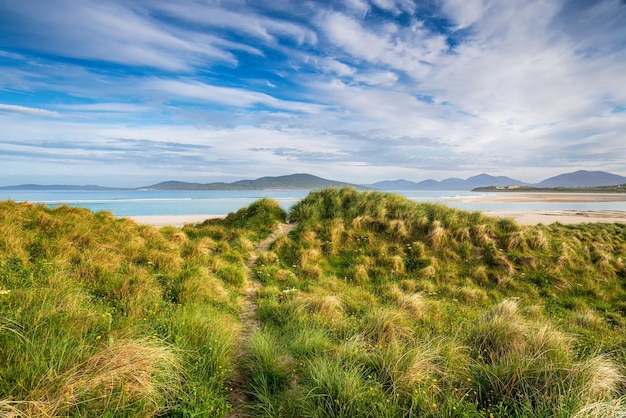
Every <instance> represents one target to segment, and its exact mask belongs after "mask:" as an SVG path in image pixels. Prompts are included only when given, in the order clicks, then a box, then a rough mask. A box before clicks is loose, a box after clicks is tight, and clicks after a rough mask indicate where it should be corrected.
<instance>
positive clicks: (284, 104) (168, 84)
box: [143, 79, 323, 113]
mask: <svg viewBox="0 0 626 418" xmlns="http://www.w3.org/2000/svg"><path fill="white" fill-rule="evenodd" d="M143 88H144V89H145V90H147V91H150V90H154V91H159V92H162V93H167V94H168V95H170V96H179V97H184V98H188V99H195V100H200V101H204V102H209V103H218V104H222V105H227V106H235V107H244V108H246V107H252V106H255V105H264V106H269V107H272V108H275V109H284V110H289V111H293V112H306V113H317V112H320V111H321V110H323V107H322V106H319V105H315V104H308V103H303V102H296V101H286V100H280V99H277V98H275V97H272V96H270V95H268V94H265V93H259V92H255V91H250V90H245V89H240V88H228V87H221V86H213V85H210V84H204V83H200V82H196V81H178V80H163V79H154V80H150V81H146V82H145V83H144V85H143Z"/></svg>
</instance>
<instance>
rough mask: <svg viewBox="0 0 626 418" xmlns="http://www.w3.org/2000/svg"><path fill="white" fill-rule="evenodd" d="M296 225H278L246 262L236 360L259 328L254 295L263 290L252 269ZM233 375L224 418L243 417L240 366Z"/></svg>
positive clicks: (236, 367)
mask: <svg viewBox="0 0 626 418" xmlns="http://www.w3.org/2000/svg"><path fill="white" fill-rule="evenodd" d="M296 225H297V224H280V225H279V226H278V228H276V230H275V231H274V232H273V233H272V234H271V235H270V236H269V237H267V238H265V239H264V240H263V241H261V242H259V243H257V245H256V247H255V249H254V251H252V253H251V254H250V257H249V258H248V259H247V260H246V270H247V274H248V280H247V284H246V287H245V289H244V290H243V296H244V298H243V301H242V303H241V313H240V314H239V318H240V320H241V323H242V324H243V331H242V332H241V334H240V335H239V341H238V342H237V348H236V352H235V358H236V359H243V358H245V356H246V354H247V351H246V350H247V348H248V343H249V341H250V338H251V337H252V335H254V333H255V332H257V331H258V330H259V329H260V328H261V324H260V323H259V320H258V317H257V304H256V301H255V299H256V295H257V292H258V291H259V290H261V289H262V288H263V285H262V284H261V283H260V282H259V281H258V280H257V278H256V274H255V273H254V270H253V268H252V267H254V264H255V263H256V261H257V259H258V258H259V254H261V253H262V252H264V251H267V250H268V248H269V247H270V245H272V244H273V243H274V241H276V240H277V239H278V238H280V237H282V236H284V235H287V234H289V233H290V232H291V231H292V230H293V229H294V228H295V227H296ZM234 373H235V375H234V377H233V380H232V382H231V386H232V388H233V391H232V392H231V395H230V403H231V404H232V405H233V408H234V409H233V410H232V411H231V412H230V413H229V414H228V415H227V416H226V418H242V417H244V416H245V415H244V414H243V412H242V407H243V405H244V403H245V401H246V399H247V397H246V393H245V390H246V382H245V380H244V376H243V375H242V370H241V369H240V365H239V364H236V365H235V371H234Z"/></svg>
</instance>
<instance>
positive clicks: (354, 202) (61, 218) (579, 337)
mask: <svg viewBox="0 0 626 418" xmlns="http://www.w3.org/2000/svg"><path fill="white" fill-rule="evenodd" d="M287 219H289V220H290V221H291V222H292V224H290V225H287V224H286V223H285V222H286V220H287ZM0 249H2V251H0V349H1V351H2V357H1V360H0V363H1V367H0V416H15V417H18V416H29V417H30V416H33V417H34V416H37V417H41V416H47V417H61V416H108V417H137V416H170V417H184V416H213V417H227V416H284V417H361V416H364V417H369V418H378V417H381V418H382V417H408V416H420V417H428V418H435V417H441V416H454V417H465V418H479V417H489V416H502V417H548V416H549V417H578V418H581V417H599V416H601V417H612V418H613V417H614V418H617V417H623V416H625V415H626V379H625V378H624V365H626V350H625V349H624V347H626V287H625V286H624V277H625V275H626V262H625V261H624V260H626V225H622V224H581V225H569V226H564V225H559V224H554V225H549V226H546V225H538V226H532V227H523V226H520V225H518V224H516V223H515V222H514V221H513V220H511V219H497V218H490V217H486V216H483V215H482V214H481V213H478V212H467V211H462V210H456V209H452V208H449V207H447V206H444V205H437V204H426V203H416V202H412V201H410V200H408V199H405V198H403V197H401V196H398V195H394V194H386V193H380V192H371V191H368V192H358V191H356V190H354V189H348V188H344V189H337V188H331V189H323V190H320V191H316V192H312V193H310V194H309V195H308V196H307V197H306V198H305V199H303V200H301V201H299V202H298V203H297V204H296V205H295V206H294V207H293V208H292V209H291V210H290V212H289V214H286V213H285V212H284V211H283V210H282V209H281V208H280V206H279V205H278V203H277V202H274V201H271V200H268V199H261V200H259V201H257V202H255V203H253V204H252V205H250V206H249V207H246V208H243V209H241V210H239V211H237V212H236V213H231V214H229V215H228V216H227V217H226V218H224V219H214V220H207V221H205V222H203V223H199V224H196V225H186V226H185V227H184V228H180V229H179V228H174V227H165V228H162V229H156V228H154V227H151V226H146V225H138V224H136V223H135V222H133V221H131V220H129V219H117V218H115V217H114V216H113V215H112V214H110V213H108V212H99V213H92V212H90V211H88V210H85V209H79V208H73V207H68V206H61V207H57V208H54V209H51V208H48V207H46V206H45V205H34V204H28V203H15V202H11V201H5V202H0Z"/></svg>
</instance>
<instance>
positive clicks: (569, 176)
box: [367, 170, 626, 190]
mask: <svg viewBox="0 0 626 418" xmlns="http://www.w3.org/2000/svg"><path fill="white" fill-rule="evenodd" d="M620 184H626V177H624V176H619V175H617V174H611V173H607V172H604V171H586V170H579V171H575V172H572V173H564V174H559V175H558V176H554V177H550V178H547V179H545V180H543V181H540V182H539V183H527V182H524V181H521V180H517V179H512V178H510V177H505V176H498V177H494V176H491V175H489V174H479V175H477V176H473V177H469V178H467V179H460V178H449V179H445V180H441V181H437V180H424V181H420V182H419V183H415V182H412V181H408V180H404V179H401V180H394V181H389V180H387V181H381V182H378V183H373V184H369V185H367V186H368V187H371V188H373V189H379V190H473V189H475V188H478V187H488V186H497V187H506V186H511V185H519V186H531V187H536V188H548V187H550V188H555V187H568V188H569V187H574V188H576V187H593V186H616V185H620Z"/></svg>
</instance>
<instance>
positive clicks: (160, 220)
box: [125, 214, 226, 228]
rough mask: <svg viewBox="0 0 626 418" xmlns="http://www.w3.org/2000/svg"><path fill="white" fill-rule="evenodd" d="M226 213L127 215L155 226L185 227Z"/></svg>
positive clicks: (221, 216)
mask: <svg viewBox="0 0 626 418" xmlns="http://www.w3.org/2000/svg"><path fill="white" fill-rule="evenodd" d="M225 217H226V215H202V214H198V215H141V216H125V218H130V219H132V220H134V221H135V222H137V223H140V224H146V225H154V226H158V227H161V226H168V225H171V226H175V227H179V228H180V227H183V226H185V224H196V223H200V222H204V221H205V220H207V219H216V218H225Z"/></svg>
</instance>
